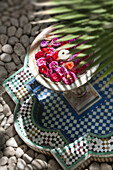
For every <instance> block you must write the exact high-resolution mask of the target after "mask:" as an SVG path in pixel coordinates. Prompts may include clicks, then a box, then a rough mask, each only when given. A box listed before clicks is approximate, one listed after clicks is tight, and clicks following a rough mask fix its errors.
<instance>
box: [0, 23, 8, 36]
mask: <svg viewBox="0 0 113 170" xmlns="http://www.w3.org/2000/svg"><path fill="white" fill-rule="evenodd" d="M6 33H7V27H6V26H4V25H1V26H0V34H6Z"/></svg>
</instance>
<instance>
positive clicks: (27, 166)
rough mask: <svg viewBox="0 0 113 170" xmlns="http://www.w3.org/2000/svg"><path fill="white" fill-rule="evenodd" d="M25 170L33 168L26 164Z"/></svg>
mask: <svg viewBox="0 0 113 170" xmlns="http://www.w3.org/2000/svg"><path fill="white" fill-rule="evenodd" d="M25 170H33V167H32V166H31V165H30V164H27V165H26V167H25Z"/></svg>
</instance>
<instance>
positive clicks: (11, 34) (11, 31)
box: [8, 26, 16, 37]
mask: <svg viewBox="0 0 113 170" xmlns="http://www.w3.org/2000/svg"><path fill="white" fill-rule="evenodd" d="M15 33H16V28H15V26H11V27H9V28H8V36H10V37H11V36H13V35H15Z"/></svg>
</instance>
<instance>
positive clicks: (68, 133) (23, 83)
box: [4, 28, 113, 170]
mask: <svg viewBox="0 0 113 170" xmlns="http://www.w3.org/2000/svg"><path fill="white" fill-rule="evenodd" d="M50 30H51V28H47V29H46V30H44V31H43V32H42V33H41V34H39V35H38V36H37V37H36V39H35V40H34V42H33V44H32V45H31V48H30V51H29V52H28V54H27V55H26V59H25V63H24V67H23V68H21V69H20V70H19V71H17V72H16V73H15V74H13V75H12V76H11V77H9V78H8V79H7V80H6V81H5V82H4V86H5V88H6V90H7V92H8V93H9V94H10V96H11V97H12V98H13V100H14V101H15V103H16V108H15V128H16V131H17V132H18V134H19V135H20V137H21V138H22V139H23V140H24V142H25V143H26V144H28V145H29V146H30V147H31V148H32V149H34V150H37V151H39V152H43V153H45V154H49V155H50V154H52V155H53V156H54V157H55V158H56V160H57V161H58V162H59V163H60V164H61V166H62V167H63V169H66V170H68V169H69V170H71V169H82V168H84V167H85V166H87V165H88V164H89V163H90V162H91V161H93V160H96V161H101V162H102V161H112V160H113V155H112V154H113V133H112V130H113V117H112V114H113V93H112V90H113V89H112V84H110V85H109V86H108V87H106V88H105V89H104V91H101V88H102V87H103V86H104V85H105V83H106V81H108V80H109V78H110V76H111V75H109V76H108V77H106V78H105V79H103V80H102V81H100V82H99V83H98V84H95V85H92V84H93V82H94V81H95V80H96V79H97V78H98V77H99V76H100V75H101V74H102V72H100V73H99V74H97V75H96V76H95V77H93V78H92V79H91V77H92V73H93V72H95V70H96V69H97V67H98V66H97V67H94V68H92V69H91V70H89V71H87V72H85V73H84V74H82V75H80V76H79V78H78V77H77V78H76V80H75V81H74V82H73V83H72V84H68V85H66V84H64V83H63V82H51V80H50V79H49V78H45V77H44V76H42V75H41V74H40V73H39V70H38V67H37V65H36V61H35V57H34V56H35V54H36V53H37V52H38V51H39V48H38V47H39V46H38V45H37V44H39V43H40V41H39V40H41V38H42V40H43V39H45V38H46V35H48V33H49V31H50ZM103 72H104V71H103ZM90 79H91V81H90V83H89V81H88V80H90ZM84 84H85V85H84ZM81 91H82V93H81Z"/></svg>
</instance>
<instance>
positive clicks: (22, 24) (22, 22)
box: [20, 15, 28, 27]
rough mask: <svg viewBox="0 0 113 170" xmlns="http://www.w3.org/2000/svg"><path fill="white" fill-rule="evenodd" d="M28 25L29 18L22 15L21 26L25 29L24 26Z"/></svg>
mask: <svg viewBox="0 0 113 170" xmlns="http://www.w3.org/2000/svg"><path fill="white" fill-rule="evenodd" d="M27 23H28V18H27V17H26V16H25V15H22V16H21V17H20V26H21V27H24V25H26V24H27Z"/></svg>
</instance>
